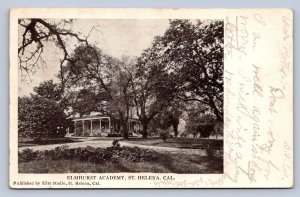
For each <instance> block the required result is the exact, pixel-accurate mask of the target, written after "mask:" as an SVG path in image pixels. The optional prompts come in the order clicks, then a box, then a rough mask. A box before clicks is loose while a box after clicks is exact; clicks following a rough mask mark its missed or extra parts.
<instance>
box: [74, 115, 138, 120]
mask: <svg viewBox="0 0 300 197" xmlns="http://www.w3.org/2000/svg"><path fill="white" fill-rule="evenodd" d="M72 119H73V121H80V120H99V119H110V117H109V116H104V115H87V116H82V117H76V118H72ZM128 120H136V121H138V120H139V119H137V118H128Z"/></svg>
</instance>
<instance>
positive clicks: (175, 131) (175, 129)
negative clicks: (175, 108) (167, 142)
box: [173, 123, 178, 137]
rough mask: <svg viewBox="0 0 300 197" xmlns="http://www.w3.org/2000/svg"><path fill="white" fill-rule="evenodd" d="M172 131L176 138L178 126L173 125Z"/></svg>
mask: <svg viewBox="0 0 300 197" xmlns="http://www.w3.org/2000/svg"><path fill="white" fill-rule="evenodd" d="M173 130H174V136H175V137H177V136H178V124H177V123H174V124H173Z"/></svg>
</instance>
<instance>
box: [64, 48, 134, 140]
mask: <svg viewBox="0 0 300 197" xmlns="http://www.w3.org/2000/svg"><path fill="white" fill-rule="evenodd" d="M71 59H72V60H73V61H72V62H69V63H68V64H67V65H65V66H64V67H63V70H62V73H63V78H64V80H65V82H66V88H67V89H68V91H71V92H73V93H71V94H70V95H71V96H70V97H71V98H70V99H69V100H70V101H71V102H70V103H71V107H72V109H73V111H74V112H76V113H79V114H81V115H84V114H89V113H91V112H95V111H96V112H101V113H102V114H105V115H107V116H110V117H111V118H113V119H118V120H120V123H121V125H122V129H123V134H124V137H125V138H127V137H128V131H127V126H126V125H127V123H128V118H129V115H130V114H129V113H130V108H132V105H133V102H132V95H131V92H132V91H131V88H130V81H131V73H130V71H129V69H127V67H130V61H129V60H126V59H123V61H119V60H117V59H115V58H112V57H111V56H108V55H106V54H104V53H103V52H102V51H101V50H100V49H98V48H93V49H90V48H88V47H84V46H79V47H77V48H76V49H75V51H74V53H73V54H72V56H71ZM74 89H77V90H76V91H74Z"/></svg>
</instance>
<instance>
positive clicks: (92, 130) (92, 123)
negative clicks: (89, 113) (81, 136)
mask: <svg viewBox="0 0 300 197" xmlns="http://www.w3.org/2000/svg"><path fill="white" fill-rule="evenodd" d="M91 134H93V120H91Z"/></svg>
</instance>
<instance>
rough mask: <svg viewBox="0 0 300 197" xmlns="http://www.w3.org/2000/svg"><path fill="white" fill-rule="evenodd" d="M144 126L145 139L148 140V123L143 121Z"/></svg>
mask: <svg viewBox="0 0 300 197" xmlns="http://www.w3.org/2000/svg"><path fill="white" fill-rule="evenodd" d="M142 126H143V138H147V137H148V122H146V121H143V122H142Z"/></svg>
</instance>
